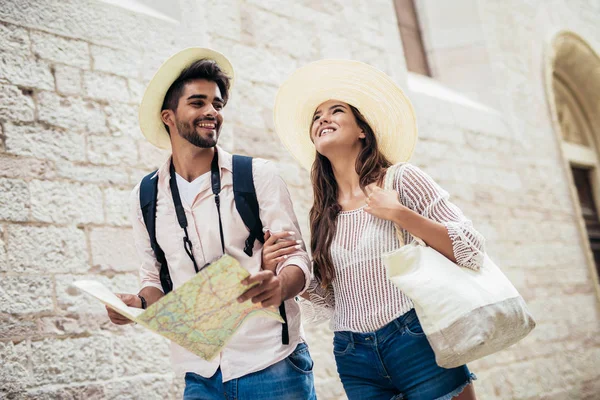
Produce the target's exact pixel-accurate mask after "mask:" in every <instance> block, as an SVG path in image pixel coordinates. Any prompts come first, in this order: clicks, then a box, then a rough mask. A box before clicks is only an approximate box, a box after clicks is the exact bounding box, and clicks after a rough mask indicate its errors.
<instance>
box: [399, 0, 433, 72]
mask: <svg viewBox="0 0 600 400" xmlns="http://www.w3.org/2000/svg"><path fill="white" fill-rule="evenodd" d="M394 5H395V7H396V16H397V18H398V28H399V29H400V36H401V38H402V47H403V48H404V57H405V58H406V67H407V68H408V70H409V71H410V72H414V73H417V74H421V75H426V76H431V72H430V69H429V64H428V63H427V54H426V53H425V47H424V46H423V40H422V38H421V28H420V27H419V20H418V18H417V10H416V8H415V2H414V0H394Z"/></svg>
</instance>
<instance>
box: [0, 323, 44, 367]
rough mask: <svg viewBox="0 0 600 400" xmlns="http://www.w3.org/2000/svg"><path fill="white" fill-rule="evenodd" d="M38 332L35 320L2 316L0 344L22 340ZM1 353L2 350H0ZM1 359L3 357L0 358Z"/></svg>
mask: <svg viewBox="0 0 600 400" xmlns="http://www.w3.org/2000/svg"><path fill="white" fill-rule="evenodd" d="M36 332H37V322H36V320H35V319H34V318H32V317H29V316H21V315H0V342H6V341H7V340H15V339H16V340H22V339H24V338H26V337H30V336H31V335H33V334H35V333H36ZM0 352H1V350H0ZM0 357H1V356H0Z"/></svg>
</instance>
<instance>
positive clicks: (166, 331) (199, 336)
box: [73, 255, 283, 360]
mask: <svg viewBox="0 0 600 400" xmlns="http://www.w3.org/2000/svg"><path fill="white" fill-rule="evenodd" d="M248 276H250V274H249V273H248V271H246V270H245V269H244V268H243V267H242V266H241V265H240V263H239V262H238V261H237V260H236V259H234V258H233V257H231V256H228V255H225V256H223V257H221V258H220V259H218V260H217V261H215V262H213V263H211V264H210V265H208V266H206V267H205V268H203V269H202V270H200V272H198V273H197V274H196V276H194V277H193V278H192V279H190V280H189V281H187V282H186V283H184V284H183V285H181V286H180V287H178V288H177V290H174V291H172V292H170V293H169V294H167V295H166V296H164V297H163V298H161V299H160V300H159V301H157V302H156V303H154V304H152V305H150V306H149V307H148V308H147V309H146V310H142V309H140V308H133V307H128V306H126V305H125V303H123V302H122V301H121V299H119V298H118V297H117V296H116V295H115V294H114V293H112V292H111V291H110V290H109V289H108V288H106V287H105V286H104V285H102V284H101V283H99V282H96V281H90V280H81V281H76V282H74V283H73V285H75V286H76V287H78V288H79V289H81V290H83V291H84V292H86V293H88V294H90V295H92V296H94V297H95V298H97V299H98V300H100V301H101V302H103V303H104V304H106V305H107V306H109V307H111V308H112V309H114V310H115V311H117V312H118V313H120V314H122V315H124V316H125V317H127V318H129V319H131V320H132V321H135V322H137V323H138V324H140V325H142V326H145V327H146V328H148V329H150V330H152V331H154V332H156V333H158V334H160V335H162V336H164V337H166V338H167V339H170V340H172V341H173V342H175V343H177V344H178V345H180V346H182V347H184V348H186V349H187V350H189V351H191V352H192V353H194V354H197V355H198V356H200V357H202V358H203V359H205V360H212V359H213V358H214V357H215V356H216V355H217V354H219V352H220V351H221V349H222V348H223V346H225V345H226V344H227V342H228V341H229V339H230V338H231V337H232V336H233V334H234V333H235V332H236V331H237V330H238V329H239V327H240V326H241V325H242V323H243V322H244V321H245V320H246V319H248V318H250V317H267V318H273V319H276V320H278V321H279V322H281V323H283V319H282V318H281V316H280V315H279V312H278V311H277V310H276V309H275V308H262V307H261V305H260V304H253V303H252V302H251V301H249V300H248V301H245V302H244V303H241V304H240V303H238V301H237V298H238V297H239V296H240V295H241V294H243V293H244V292H245V291H246V290H248V289H249V286H247V285H244V284H242V283H241V281H242V280H244V279H245V278H247V277H248Z"/></svg>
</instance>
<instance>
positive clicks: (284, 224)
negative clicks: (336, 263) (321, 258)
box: [253, 158, 311, 299]
mask: <svg viewBox="0 0 600 400" xmlns="http://www.w3.org/2000/svg"><path fill="white" fill-rule="evenodd" d="M253 176H254V187H255V188H256V198H257V200H258V204H259V207H260V219H261V221H262V223H263V226H264V228H265V229H266V230H268V231H270V232H271V233H272V234H275V235H278V234H279V233H283V234H284V235H286V234H287V233H288V232H291V233H293V234H295V236H296V238H295V239H298V240H299V243H296V244H295V246H294V251H293V252H291V253H288V254H286V257H285V258H284V260H282V261H280V262H278V263H277V265H276V267H275V268H269V269H271V270H274V273H275V275H276V276H277V277H280V278H283V279H282V280H281V282H280V284H282V285H283V286H284V288H283V290H284V292H285V293H284V294H285V298H284V299H289V298H293V297H295V296H297V295H298V294H300V293H302V292H303V291H304V290H306V288H307V287H308V285H309V284H310V280H311V271H310V265H311V264H310V259H309V257H308V254H307V252H306V247H305V245H304V242H303V241H302V240H300V239H302V235H301V232H300V225H299V224H298V219H297V218H296V214H295V213H294V206H293V204H292V199H291V196H290V193H289V191H288V188H287V186H286V184H285V182H284V181H283V179H281V177H280V176H279V174H278V173H277V170H276V168H275V165H274V164H273V163H272V162H269V161H265V160H262V159H256V158H255V159H254V161H253ZM294 242H295V240H294ZM287 270H289V271H287ZM300 272H301V273H302V274H300ZM299 281H300V283H299Z"/></svg>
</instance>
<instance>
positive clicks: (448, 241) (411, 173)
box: [366, 164, 485, 270]
mask: <svg viewBox="0 0 600 400" xmlns="http://www.w3.org/2000/svg"><path fill="white" fill-rule="evenodd" d="M394 186H395V188H396V190H395V191H385V190H383V189H381V188H377V187H370V188H369V189H368V194H369V195H370V198H369V199H368V206H367V208H366V211H367V212H370V213H371V214H373V215H376V216H377V217H379V218H384V219H388V220H391V221H393V222H394V223H396V224H397V225H399V226H400V227H402V228H403V229H405V230H406V231H408V232H409V233H410V234H411V235H414V236H417V237H419V238H421V239H423V240H424V241H425V242H426V243H427V244H428V245H429V246H431V247H432V248H434V249H436V250H437V251H439V252H440V253H441V254H443V255H444V256H446V257H447V258H448V259H450V260H452V261H453V262H455V263H457V264H458V265H460V266H463V267H467V268H471V269H475V270H476V269H479V268H480V267H481V265H482V264H483V259H484V242H485V240H484V238H483V236H482V235H481V234H480V233H479V232H477V231H476V230H475V228H473V224H472V223H471V221H470V220H469V219H467V218H466V217H465V216H464V214H463V213H462V211H461V210H460V209H459V208H458V207H457V206H456V205H454V204H452V203H451V202H450V201H449V196H448V193H447V192H446V191H445V190H443V189H442V188H441V187H440V186H439V185H438V184H437V183H435V182H434V181H433V179H431V177H430V176H429V175H427V174H425V173H424V172H423V171H421V170H420V169H419V168H417V167H415V166H413V165H410V164H405V165H403V166H401V167H400V168H398V170H397V172H396V182H395V185H394Z"/></svg>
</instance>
